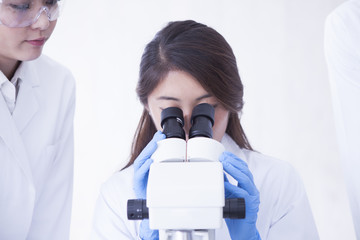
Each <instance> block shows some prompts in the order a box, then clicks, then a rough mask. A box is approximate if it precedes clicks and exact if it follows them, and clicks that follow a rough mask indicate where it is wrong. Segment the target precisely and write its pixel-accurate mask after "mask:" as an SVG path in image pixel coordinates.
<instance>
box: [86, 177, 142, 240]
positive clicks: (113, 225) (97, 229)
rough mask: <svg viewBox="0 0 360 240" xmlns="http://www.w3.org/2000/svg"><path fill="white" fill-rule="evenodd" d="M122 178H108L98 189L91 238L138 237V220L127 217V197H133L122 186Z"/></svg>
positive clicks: (99, 239)
mask: <svg viewBox="0 0 360 240" xmlns="http://www.w3.org/2000/svg"><path fill="white" fill-rule="evenodd" d="M122 180H123V179H118V178H110V179H109V180H108V181H107V182H106V183H104V184H103V185H102V187H101V189H100V195H99V197H98V200H97V202H96V206H95V211H94V217H93V227H92V233H91V239H92V240H105V239H124V240H135V239H138V236H137V235H138V226H139V222H140V221H129V220H128V219H127V211H126V210H127V199H131V198H134V196H132V193H130V191H129V190H127V189H124V188H122V185H124V184H125V183H124V182H123V181H122Z"/></svg>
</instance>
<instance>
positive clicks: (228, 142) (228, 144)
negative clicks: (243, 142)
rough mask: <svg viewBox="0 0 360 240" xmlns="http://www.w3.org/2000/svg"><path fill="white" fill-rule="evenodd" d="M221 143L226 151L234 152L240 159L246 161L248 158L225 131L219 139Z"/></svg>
mask: <svg viewBox="0 0 360 240" xmlns="http://www.w3.org/2000/svg"><path fill="white" fill-rule="evenodd" d="M221 143H222V145H224V147H225V150H226V151H229V152H231V153H233V154H235V155H236V156H238V157H239V158H240V159H241V160H243V161H245V162H246V163H248V159H247V157H246V155H245V153H244V151H243V150H242V149H241V148H240V147H239V146H238V145H237V144H236V142H235V141H234V140H233V139H232V138H231V137H230V136H229V135H228V134H227V133H225V135H224V137H223V138H222V139H221Z"/></svg>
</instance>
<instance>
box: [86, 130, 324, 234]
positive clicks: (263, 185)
mask: <svg viewBox="0 0 360 240" xmlns="http://www.w3.org/2000/svg"><path fill="white" fill-rule="evenodd" d="M222 143H223V145H224V146H225V148H226V150H228V151H230V152H232V153H234V154H236V155H237V156H239V157H240V158H241V159H243V160H244V161H246V162H247V163H248V166H249V169H250V171H251V172H252V173H253V176H254V181H255V184H256V186H257V188H258V190H259V192H260V202H261V203H260V209H259V213H258V220H257V229H258V231H259V233H260V235H261V238H262V239H263V240H264V239H269V240H282V239H284V240H289V239H292V240H297V239H299V240H300V239H301V240H303V239H309V240H314V239H319V237H318V233H317V229H316V226H315V223H314V219H313V216H312V212H311V209H310V206H309V202H308V199H307V196H306V193H305V190H304V186H303V184H302V181H301V179H300V177H299V175H298V174H297V172H296V171H295V170H294V169H293V168H292V167H291V166H290V165H289V164H288V163H286V162H283V161H280V160H277V159H274V158H271V157H267V156H264V155H262V154H259V153H256V152H253V151H249V150H244V149H240V148H239V147H238V146H237V145H236V143H235V142H234V141H233V140H232V139H231V138H230V137H229V136H227V135H225V136H224V138H223V140H222ZM133 172H134V169H133V167H132V166H131V167H129V168H127V169H125V170H123V171H120V172H117V173H115V174H114V175H113V176H112V177H111V178H110V179H109V180H108V181H107V182H106V183H104V184H103V186H102V188H101V192H100V196H99V199H98V201H97V204H96V208H95V214H94V220H93V232H92V239H138V234H139V225H140V221H129V220H127V212H126V205H127V200H128V199H133V198H136V197H135V193H134V191H133V175H134V174H133ZM229 181H230V182H232V183H233V184H236V181H235V180H234V179H233V178H231V177H229ZM216 239H219V240H226V239H230V236H229V233H228V230H227V227H226V223H225V221H224V222H223V226H222V228H221V229H218V230H216Z"/></svg>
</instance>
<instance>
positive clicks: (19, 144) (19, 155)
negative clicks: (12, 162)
mask: <svg viewBox="0 0 360 240" xmlns="http://www.w3.org/2000/svg"><path fill="white" fill-rule="evenodd" d="M0 117H1V124H0V138H2V140H3V141H4V143H5V145H6V146H7V148H8V149H9V150H10V151H11V153H12V155H13V156H14V157H15V159H16V162H17V163H18V164H19V166H20V168H21V169H22V170H23V172H24V174H25V176H26V177H27V179H28V180H29V182H31V183H32V173H31V169H30V165H29V161H28V156H27V152H26V149H25V147H24V143H23V140H22V138H21V136H20V133H19V130H18V129H17V126H16V125H15V122H14V120H13V117H12V116H11V114H10V111H9V109H8V107H7V105H6V103H5V100H4V98H2V97H0Z"/></svg>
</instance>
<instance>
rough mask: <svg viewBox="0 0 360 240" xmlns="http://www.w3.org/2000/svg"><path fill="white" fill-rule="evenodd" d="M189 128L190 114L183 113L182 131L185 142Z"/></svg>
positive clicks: (187, 138)
mask: <svg viewBox="0 0 360 240" xmlns="http://www.w3.org/2000/svg"><path fill="white" fill-rule="evenodd" d="M190 128H191V112H190V113H185V112H184V131H185V135H186V141H187V140H189V131H190Z"/></svg>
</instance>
